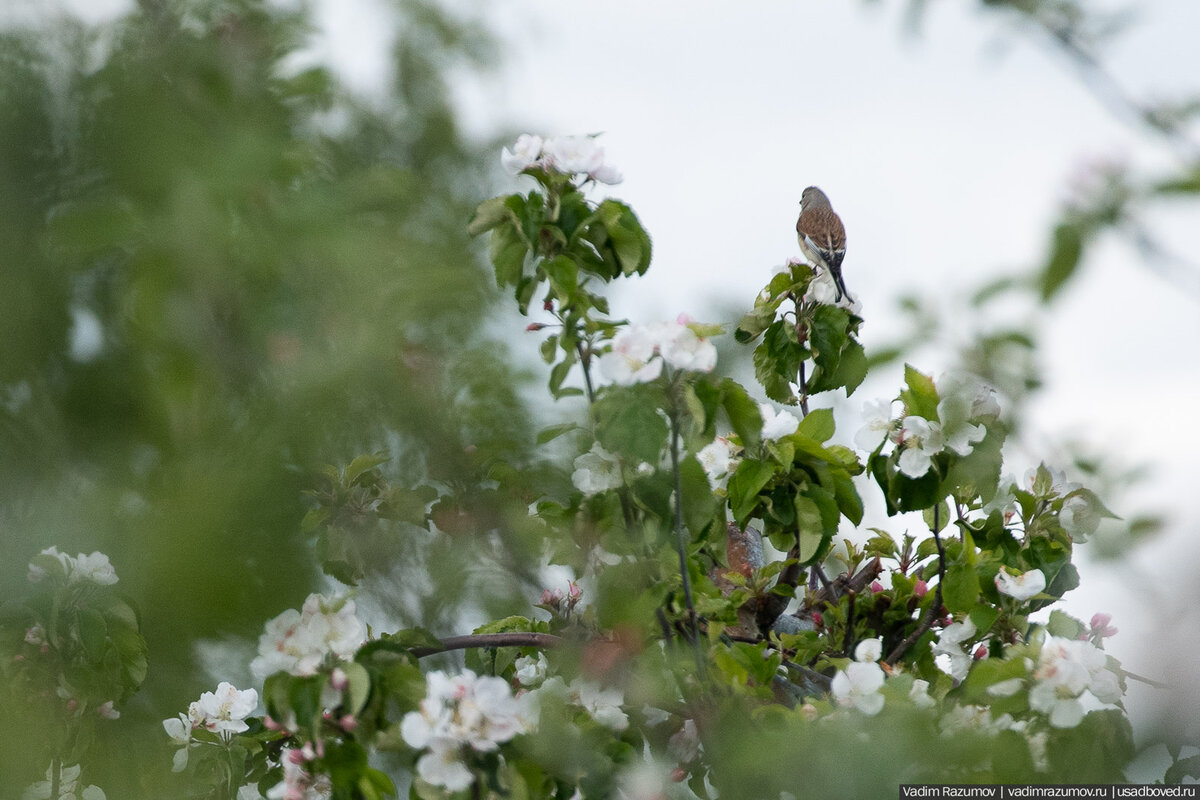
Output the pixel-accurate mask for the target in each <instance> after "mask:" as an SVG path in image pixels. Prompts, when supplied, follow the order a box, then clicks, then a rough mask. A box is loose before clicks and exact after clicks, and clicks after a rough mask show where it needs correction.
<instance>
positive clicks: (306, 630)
mask: <svg viewBox="0 0 1200 800" xmlns="http://www.w3.org/2000/svg"><path fill="white" fill-rule="evenodd" d="M366 637H367V629H366V626H365V625H363V623H362V621H361V620H359V619H358V617H357V616H355V606H354V601H353V600H350V599H343V598H336V597H334V598H330V597H325V596H324V595H321V594H310V595H309V596H308V599H306V600H305V601H304V605H303V607H302V608H301V609H300V610H299V611H297V610H295V609H288V610H287V611H284V612H283V613H282V614H280V615H279V616H277V617H275V618H274V619H272V620H270V621H269V622H268V623H267V624H266V626H265V629H264V631H263V634H262V636H260V637H259V640H258V657H257V658H255V659H254V660H253V661H252V662H250V670H251V671H252V672H253V673H254V674H255V675H256V676H257V677H259V678H265V677H266V676H268V675H271V674H273V673H275V672H280V671H282V672H288V673H290V674H292V675H315V674H316V673H317V671H318V670H319V669H320V667H321V664H322V663H323V662H324V661H325V660H326V659H327V658H332V659H335V660H340V661H349V660H350V659H351V658H353V657H354V654H355V652H357V650H358V648H359V647H361V646H362V644H363V642H364V641H365V640H366Z"/></svg>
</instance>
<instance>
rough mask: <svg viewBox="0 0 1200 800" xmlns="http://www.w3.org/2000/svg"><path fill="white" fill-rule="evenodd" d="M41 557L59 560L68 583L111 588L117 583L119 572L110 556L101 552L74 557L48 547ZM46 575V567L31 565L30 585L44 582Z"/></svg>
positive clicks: (55, 548)
mask: <svg viewBox="0 0 1200 800" xmlns="http://www.w3.org/2000/svg"><path fill="white" fill-rule="evenodd" d="M40 555H43V556H51V557H53V558H55V559H57V560H58V563H59V564H61V565H62V570H63V575H64V576H65V577H66V579H67V583H78V582H79V581H91V582H92V583H95V584H99V585H100V586H111V585H112V584H114V583H116V582H117V571H116V570H115V569H113V565H112V564H111V563H110V562H109V560H108V556H106V555H104V553H101V552H99V551H94V552H92V553H90V554H87V555H84V554H83V553H80V554H79V555H77V556H73V557H72V556H69V555H67V554H66V553H60V552H59V550H58V548H57V547H47V548H46V549H45V550H43V551H42V552H41V553H40ZM46 574H47V573H46V570H45V568H44V567H42V566H40V565H38V564H34V563H30V565H29V573H28V577H29V582H30V583H37V582H38V581H41V580H43V579H44V578H45V577H46Z"/></svg>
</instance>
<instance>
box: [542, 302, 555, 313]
mask: <svg viewBox="0 0 1200 800" xmlns="http://www.w3.org/2000/svg"><path fill="white" fill-rule="evenodd" d="M542 309H543V310H544V311H553V310H554V301H553V300H547V301H545V302H544V303H542Z"/></svg>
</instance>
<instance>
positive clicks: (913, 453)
mask: <svg viewBox="0 0 1200 800" xmlns="http://www.w3.org/2000/svg"><path fill="white" fill-rule="evenodd" d="M943 444H944V440H943V438H942V427H941V425H939V424H938V423H936V422H931V421H930V420H927V419H925V418H924V417H917V416H912V415H910V416H907V417H905V418H904V419H903V421H902V422H901V423H900V445H901V447H903V450H901V451H900V458H899V461H898V466H899V467H900V471H901V472H903V473H904V474H905V475H907V476H908V477H910V478H920V477H921V476H923V475H924V474H925V473H927V472H929V468H930V467H931V466H932V465H933V457H934V456H935V455H937V454H938V453H940V452H942V447H943Z"/></svg>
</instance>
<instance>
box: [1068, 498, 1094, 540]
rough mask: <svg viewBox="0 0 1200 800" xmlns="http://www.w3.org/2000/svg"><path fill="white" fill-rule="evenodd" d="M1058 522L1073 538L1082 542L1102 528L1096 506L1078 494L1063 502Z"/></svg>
mask: <svg viewBox="0 0 1200 800" xmlns="http://www.w3.org/2000/svg"><path fill="white" fill-rule="evenodd" d="M1058 521H1059V524H1061V525H1062V526H1063V530H1065V531H1066V532H1067V533H1069V534H1071V537H1072V538H1074V539H1076V540H1079V541H1082V540H1083V539H1084V538H1085V537H1087V536H1091V535H1092V534H1093V533H1095V532H1096V529H1097V528H1098V527H1100V514H1099V512H1098V510H1097V508H1096V506H1095V504H1094V503H1092V502H1090V501H1089V500H1088V498H1087V497H1085V496H1084V495H1082V494H1076V495H1072V496H1070V497H1068V498H1067V499H1066V500H1064V501H1063V504H1062V508H1061V509H1060V510H1059V512H1058Z"/></svg>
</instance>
